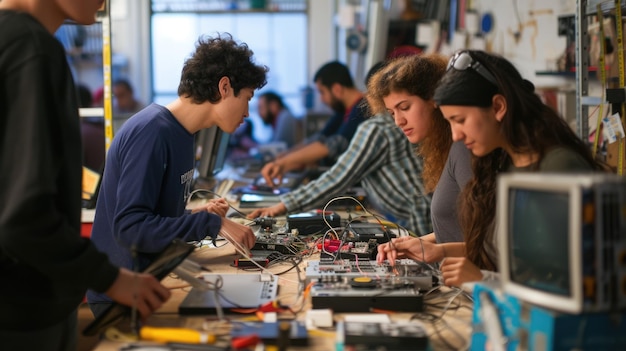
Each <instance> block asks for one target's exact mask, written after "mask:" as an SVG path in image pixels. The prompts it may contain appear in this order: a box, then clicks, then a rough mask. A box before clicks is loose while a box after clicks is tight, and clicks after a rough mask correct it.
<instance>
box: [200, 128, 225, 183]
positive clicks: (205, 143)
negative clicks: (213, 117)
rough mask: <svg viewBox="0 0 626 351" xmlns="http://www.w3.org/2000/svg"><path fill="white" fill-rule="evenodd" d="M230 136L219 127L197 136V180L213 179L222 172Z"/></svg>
mask: <svg viewBox="0 0 626 351" xmlns="http://www.w3.org/2000/svg"><path fill="white" fill-rule="evenodd" d="M229 138H230V134H228V133H226V132H224V131H222V130H221V129H219V128H218V127H217V126H213V127H211V128H207V129H203V130H201V131H199V132H198V134H197V136H196V155H197V159H198V162H197V168H196V171H197V174H196V177H197V178H201V179H206V180H208V179H213V178H214V176H215V175H216V174H218V173H219V172H221V171H222V169H223V168H224V163H225V161H226V153H227V151H228V140H229Z"/></svg>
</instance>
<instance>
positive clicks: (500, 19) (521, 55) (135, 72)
mask: <svg viewBox="0 0 626 351" xmlns="http://www.w3.org/2000/svg"><path fill="white" fill-rule="evenodd" d="M467 2H468V4H469V5H470V6H469V8H471V9H474V10H476V11H477V12H478V14H479V16H480V15H482V14H485V13H491V14H492V15H493V18H494V29H493V30H492V31H491V32H490V33H488V34H486V36H485V39H486V40H485V41H486V43H487V49H490V50H492V51H494V52H496V53H499V54H502V55H503V56H505V57H507V58H508V59H510V60H511V61H513V62H514V63H515V64H516V66H517V67H518V69H519V70H520V71H521V72H522V74H523V75H524V76H525V77H527V78H528V79H530V80H531V81H533V82H535V84H536V85H537V86H538V87H545V86H569V87H570V88H573V86H574V82H573V79H572V78H563V77H556V76H538V75H536V74H535V72H537V71H546V70H549V69H551V66H552V65H554V61H555V59H556V58H558V56H559V55H561V54H562V53H563V52H564V50H565V38H564V37H559V36H558V35H557V18H558V16H559V15H565V14H573V13H574V12H575V8H576V2H575V1H571V0H473V1H470V0H467ZM393 3H396V4H397V3H399V1H398V0H394V1H393ZM337 8H338V2H337V0H315V1H309V38H308V39H309V54H308V66H307V67H308V74H309V77H313V75H314V73H315V71H316V70H317V69H318V68H319V67H320V66H321V65H322V64H324V63H326V62H327V61H329V60H332V59H335V58H339V57H340V56H344V55H342V54H341V52H343V51H345V50H342V49H343V47H342V46H343V45H344V43H343V42H342V41H341V38H340V35H339V31H338V29H337V26H336V23H335V22H336V21H335V14H336V13H337ZM516 8H517V13H518V14H519V20H518V15H516V12H515V9H516ZM149 9H150V0H132V1H131V0H111V11H112V12H111V17H112V19H111V28H112V47H113V53H114V54H115V53H117V54H121V56H123V57H126V58H127V62H126V69H127V72H128V75H129V78H130V80H131V81H132V82H133V84H135V85H136V87H135V88H136V90H137V94H138V96H139V97H140V99H142V101H144V102H149V99H150V96H151V92H150V87H151V81H150V76H151V69H150V54H149V53H150V46H149V45H150V36H149V27H150V11H149ZM394 12H396V13H397V6H394ZM516 32H517V33H519V36H518V38H517V39H516V37H515V33H516ZM447 50H448V52H451V50H452V48H451V47H448V48H447ZM344 58H345V57H344ZM320 108H322V107H321V106H320V102H319V99H318V101H316V108H315V109H320Z"/></svg>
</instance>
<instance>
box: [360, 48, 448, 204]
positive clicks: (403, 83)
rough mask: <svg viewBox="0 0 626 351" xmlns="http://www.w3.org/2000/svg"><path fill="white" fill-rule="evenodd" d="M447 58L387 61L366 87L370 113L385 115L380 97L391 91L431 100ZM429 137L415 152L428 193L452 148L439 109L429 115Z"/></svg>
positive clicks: (418, 56) (442, 73)
mask: <svg viewBox="0 0 626 351" xmlns="http://www.w3.org/2000/svg"><path fill="white" fill-rule="evenodd" d="M447 63H448V59H447V58H446V57H445V56H442V55H438V54H428V55H417V56H407V57H399V58H397V59H394V60H392V61H389V62H388V63H387V64H386V65H385V66H384V67H383V68H381V69H380V70H379V71H378V72H377V73H375V74H374V75H373V76H372V77H371V78H370V79H369V82H368V84H367V93H366V99H367V103H368V106H369V108H370V110H371V112H372V113H373V114H380V113H387V107H386V106H385V102H384V101H383V98H384V97H386V96H388V95H389V94H391V93H392V92H406V93H407V94H410V95H415V96H418V97H419V98H421V99H422V100H425V101H429V100H432V98H433V95H434V93H435V88H436V87H437V84H438V83H439V80H440V79H441V78H442V77H443V75H444V73H445V72H446V66H447ZM432 119H433V123H432V125H431V131H430V133H429V134H428V136H427V137H426V138H425V139H424V140H422V141H420V143H419V145H418V147H417V153H418V155H420V156H421V157H422V158H423V159H424V170H423V171H422V179H423V182H424V186H425V187H426V190H427V191H428V192H432V191H434V190H435V186H436V185H437V182H438V181H439V177H440V176H441V173H442V172H443V168H444V165H445V163H446V160H447V158H448V153H449V151H450V146H451V145H452V132H451V130H450V124H449V123H448V121H446V120H445V118H443V115H442V114H441V112H440V111H439V109H435V110H434V112H433V115H432Z"/></svg>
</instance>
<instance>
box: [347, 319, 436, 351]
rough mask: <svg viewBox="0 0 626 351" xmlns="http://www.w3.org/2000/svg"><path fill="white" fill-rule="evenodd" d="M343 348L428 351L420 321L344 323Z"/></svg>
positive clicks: (424, 332)
mask: <svg viewBox="0 0 626 351" xmlns="http://www.w3.org/2000/svg"><path fill="white" fill-rule="evenodd" d="M343 333H344V343H345V346H351V347H354V348H356V349H358V350H363V351H369V350H372V351H374V350H388V351H394V350H428V349H429V348H428V336H427V334H426V328H425V327H424V324H423V323H421V322H420V321H416V320H411V321H406V322H390V323H373V322H344V323H343Z"/></svg>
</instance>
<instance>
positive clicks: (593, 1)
mask: <svg viewBox="0 0 626 351" xmlns="http://www.w3.org/2000/svg"><path fill="white" fill-rule="evenodd" d="M598 4H600V8H601V9H602V12H603V13H607V12H611V11H613V10H615V1H607V0H587V8H586V9H585V14H586V15H588V16H595V15H596V14H597V13H598V9H597V7H598ZM622 11H626V1H622Z"/></svg>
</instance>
